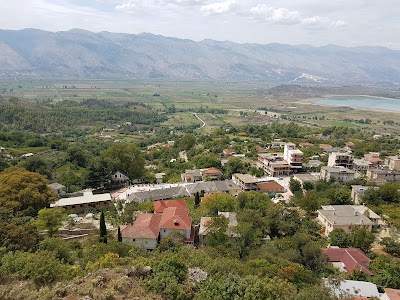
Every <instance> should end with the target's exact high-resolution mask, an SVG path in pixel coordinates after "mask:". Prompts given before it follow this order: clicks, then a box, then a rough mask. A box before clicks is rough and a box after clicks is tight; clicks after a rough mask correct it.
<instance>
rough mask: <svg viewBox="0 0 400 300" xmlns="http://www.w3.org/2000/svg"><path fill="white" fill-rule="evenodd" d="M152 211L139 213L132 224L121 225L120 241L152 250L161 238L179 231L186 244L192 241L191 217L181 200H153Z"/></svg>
mask: <svg viewBox="0 0 400 300" xmlns="http://www.w3.org/2000/svg"><path fill="white" fill-rule="evenodd" d="M154 211H155V213H154V214H150V213H146V214H140V215H139V216H138V217H137V218H136V220H135V222H134V223H133V224H132V225H125V226H121V227H120V228H121V236H122V242H125V243H132V244H135V245H136V246H139V247H143V248H145V249H147V250H154V249H155V248H156V247H157V244H158V243H159V242H160V241H161V240H163V239H165V238H166V237H168V236H169V235H170V234H172V233H179V234H181V235H182V237H183V238H184V241H185V243H186V244H193V243H194V228H193V227H192V218H191V217H190V216H189V215H188V213H189V209H188V207H187V206H186V203H185V202H184V201H183V200H174V201H172V202H169V201H162V202H159V201H155V202H154Z"/></svg>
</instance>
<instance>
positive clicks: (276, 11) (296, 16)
mask: <svg viewBox="0 0 400 300" xmlns="http://www.w3.org/2000/svg"><path fill="white" fill-rule="evenodd" d="M250 15H251V16H252V17H253V18H257V19H261V20H263V21H266V22H268V23H276V24H286V25H292V24H303V25H307V26H312V27H327V28H337V27H342V26H345V25H347V23H346V22H345V21H343V20H331V19H329V18H325V17H320V16H312V17H304V16H302V15H301V14H300V13H299V12H298V11H297V10H289V9H287V8H274V7H269V6H268V5H266V4H260V5H257V6H255V7H252V8H251V9H250Z"/></svg>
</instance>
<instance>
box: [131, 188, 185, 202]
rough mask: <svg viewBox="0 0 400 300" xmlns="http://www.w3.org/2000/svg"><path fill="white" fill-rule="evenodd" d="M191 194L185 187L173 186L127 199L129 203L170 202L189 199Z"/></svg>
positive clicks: (132, 195) (133, 195)
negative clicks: (184, 198)
mask: <svg viewBox="0 0 400 300" xmlns="http://www.w3.org/2000/svg"><path fill="white" fill-rule="evenodd" d="M188 196H190V194H189V193H188V192H187V190H186V188H185V187H184V186H172V187H165V188H157V189H154V190H150V191H141V192H135V193H132V194H130V195H128V197H127V202H128V203H129V202H132V201H134V202H138V203H142V202H145V201H148V200H150V201H154V200H168V199H175V198H179V197H188Z"/></svg>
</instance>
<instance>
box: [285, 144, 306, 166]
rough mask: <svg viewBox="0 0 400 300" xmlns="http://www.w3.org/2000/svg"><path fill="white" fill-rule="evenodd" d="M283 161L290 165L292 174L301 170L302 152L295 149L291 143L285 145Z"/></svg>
mask: <svg viewBox="0 0 400 300" xmlns="http://www.w3.org/2000/svg"><path fill="white" fill-rule="evenodd" d="M283 159H284V160H286V161H287V162H288V163H289V164H290V167H291V169H292V171H294V172H297V170H300V169H302V168H303V152H302V151H300V150H299V149H297V148H296V145H295V144H293V143H286V144H285V147H284V150H283Z"/></svg>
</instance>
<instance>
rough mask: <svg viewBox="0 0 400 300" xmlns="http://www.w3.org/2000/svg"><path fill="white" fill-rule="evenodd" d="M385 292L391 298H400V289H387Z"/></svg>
mask: <svg viewBox="0 0 400 300" xmlns="http://www.w3.org/2000/svg"><path fill="white" fill-rule="evenodd" d="M385 293H386V295H387V297H388V299H389V300H400V290H395V289H385Z"/></svg>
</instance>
